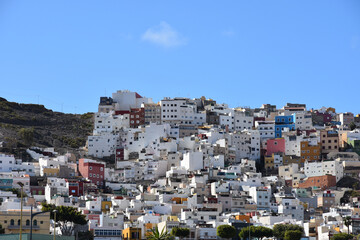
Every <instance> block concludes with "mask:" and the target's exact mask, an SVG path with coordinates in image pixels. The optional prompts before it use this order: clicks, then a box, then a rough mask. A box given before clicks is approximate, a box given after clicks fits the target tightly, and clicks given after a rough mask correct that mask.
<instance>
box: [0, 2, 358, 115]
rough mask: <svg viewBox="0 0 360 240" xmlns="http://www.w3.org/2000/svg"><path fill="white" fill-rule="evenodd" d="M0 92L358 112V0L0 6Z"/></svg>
mask: <svg viewBox="0 0 360 240" xmlns="http://www.w3.org/2000/svg"><path fill="white" fill-rule="evenodd" d="M0 83H1V87H0V96H1V97H5V98H7V99H8V100H11V101H17V102H25V103H40V104H44V105H45V106H46V107H48V108H52V109H54V110H55V111H61V110H63V111H64V112H77V113H83V112H88V111H96V110H97V104H98V102H99V97H100V96H104V95H105V94H106V95H107V96H111V93H112V92H115V91H116V90H118V89H129V90H132V91H137V92H138V93H140V94H141V95H145V96H146V97H152V98H153V99H154V101H159V100H161V99H162V98H163V97H167V96H168V97H176V96H182V97H190V98H193V97H201V96H206V97H208V98H213V99H215V100H217V101H218V102H226V103H228V104H229V105H230V106H231V107H236V106H251V107H259V106H260V105H261V104H262V103H272V104H276V105H278V107H282V106H283V105H284V104H285V103H286V102H301V103H306V104H307V105H308V107H314V108H318V107H321V106H333V107H335V108H336V109H337V110H338V111H352V112H354V113H360V104H359V103H360V101H359V97H360V93H359V90H360V1H357V0H354V1H351V0H347V1H330V0H327V1H321V0H319V1H313V0H309V1H265V0H264V1H119V0H116V1H112V0H107V1H91V0H86V1H85V0H77V1H70V0H68V1H66V0H62V1H60V0H58V1H55V0H54V1H49V0H43V1H41V0H36V1H27V0H17V1H11V0H1V1H0Z"/></svg>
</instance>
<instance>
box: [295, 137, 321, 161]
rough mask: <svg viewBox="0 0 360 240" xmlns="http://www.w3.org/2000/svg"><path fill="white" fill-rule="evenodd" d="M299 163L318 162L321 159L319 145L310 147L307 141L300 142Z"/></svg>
mask: <svg viewBox="0 0 360 240" xmlns="http://www.w3.org/2000/svg"><path fill="white" fill-rule="evenodd" d="M300 151H301V161H302V162H305V161H309V162H311V161H319V160H320V159H321V145H320V144H316V145H310V143H309V142H308V141H302V142H300Z"/></svg>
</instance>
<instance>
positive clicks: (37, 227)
mask: <svg viewBox="0 0 360 240" xmlns="http://www.w3.org/2000/svg"><path fill="white" fill-rule="evenodd" d="M7 228H8V229H9V230H15V229H20V225H9V226H8V227H7ZM22 229H23V230H30V225H25V226H22ZM39 229H40V226H34V225H33V230H39Z"/></svg>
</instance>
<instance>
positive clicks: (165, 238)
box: [147, 227, 171, 240]
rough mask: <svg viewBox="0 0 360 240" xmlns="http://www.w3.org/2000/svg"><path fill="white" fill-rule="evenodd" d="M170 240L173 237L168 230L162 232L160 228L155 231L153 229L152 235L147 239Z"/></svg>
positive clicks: (164, 229)
mask: <svg viewBox="0 0 360 240" xmlns="http://www.w3.org/2000/svg"><path fill="white" fill-rule="evenodd" d="M169 239H171V235H170V233H169V232H168V231H167V230H166V228H163V230H162V231H161V232H160V231H159V229H158V227H155V229H151V234H150V235H149V236H148V237H147V240H169Z"/></svg>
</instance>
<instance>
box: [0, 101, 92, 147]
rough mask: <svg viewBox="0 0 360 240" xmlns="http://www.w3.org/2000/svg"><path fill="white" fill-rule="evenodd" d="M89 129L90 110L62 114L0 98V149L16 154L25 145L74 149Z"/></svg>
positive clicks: (82, 142) (42, 107)
mask: <svg viewBox="0 0 360 240" xmlns="http://www.w3.org/2000/svg"><path fill="white" fill-rule="evenodd" d="M92 129H93V113H86V114H65V113H61V112H53V111H52V110H49V109H46V108H45V107H44V106H43V105H37V104H21V103H16V102H9V101H7V100H6V99H4V98H0V143H1V142H2V148H0V151H1V152H7V153H15V154H16V153H18V151H19V150H20V149H22V150H24V149H26V148H27V147H29V146H37V147H55V148H56V149H57V150H62V149H63V150H64V151H65V149H70V150H71V149H73V150H75V149H78V148H79V147H82V146H84V145H85V143H86V139H87V136H88V135H89V134H90V133H91V132H92ZM0 146H1V145H0Z"/></svg>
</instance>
